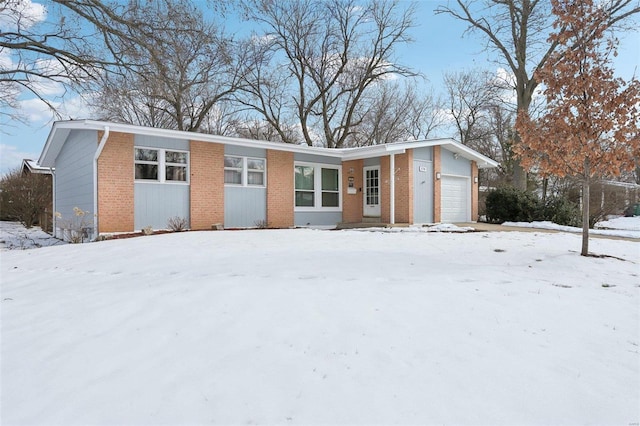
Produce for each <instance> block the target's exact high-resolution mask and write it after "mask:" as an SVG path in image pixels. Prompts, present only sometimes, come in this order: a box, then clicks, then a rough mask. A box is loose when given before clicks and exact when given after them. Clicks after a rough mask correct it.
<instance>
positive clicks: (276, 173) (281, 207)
mask: <svg viewBox="0 0 640 426" xmlns="http://www.w3.org/2000/svg"><path fill="white" fill-rule="evenodd" d="M293 174H294V169H293V152H284V151H274V150H270V149H269V150H267V224H268V226H269V228H289V227H291V226H293V225H294V213H293V204H294V186H293V184H294V182H293V179H294V178H293Z"/></svg>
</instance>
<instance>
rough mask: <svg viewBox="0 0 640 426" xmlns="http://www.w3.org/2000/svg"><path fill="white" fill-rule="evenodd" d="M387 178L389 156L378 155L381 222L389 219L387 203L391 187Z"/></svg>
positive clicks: (389, 212) (389, 209)
mask: <svg viewBox="0 0 640 426" xmlns="http://www.w3.org/2000/svg"><path fill="white" fill-rule="evenodd" d="M389 179H390V166H389V156H388V155H385V156H384V157H380V181H379V185H380V221H381V222H382V223H389V222H390V221H391V204H390V203H389V200H390V197H389V194H390V191H391V188H390V187H389V183H390V182H389ZM363 191H364V189H363Z"/></svg>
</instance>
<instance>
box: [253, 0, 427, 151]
mask: <svg viewBox="0 0 640 426" xmlns="http://www.w3.org/2000/svg"><path fill="white" fill-rule="evenodd" d="M242 4H243V10H244V13H245V15H246V16H247V17H248V19H250V20H251V21H253V22H256V23H258V24H259V25H261V26H262V27H263V28H264V29H265V33H264V34H262V35H259V36H258V35H256V37H254V39H253V41H254V46H255V47H254V49H253V52H254V53H255V54H256V55H255V56H254V57H256V58H258V61H257V62H259V63H261V64H259V65H257V66H256V67H257V68H254V70H253V72H252V73H249V74H248V75H247V76H248V78H247V79H246V81H245V87H244V95H245V96H244V98H243V99H241V101H242V102H243V103H244V104H245V105H248V106H251V107H252V108H254V109H255V110H256V111H257V112H258V113H260V114H262V115H263V116H264V118H265V120H266V121H267V122H268V123H269V124H270V125H271V126H273V127H274V129H276V131H277V133H278V134H279V137H280V138H281V139H282V140H283V141H285V142H296V140H291V139H290V135H288V132H286V131H285V130H284V129H282V128H281V127H282V126H283V125H284V126H285V127H289V126H290V125H291V123H292V122H295V123H296V124H298V125H299V129H300V133H301V136H302V140H303V141H304V142H305V143H307V144H308V145H314V144H318V142H321V143H322V144H324V145H325V146H327V147H330V148H339V147H343V146H347V145H348V144H349V143H350V142H349V141H350V139H352V138H353V133H354V129H355V128H357V126H358V125H359V124H360V123H361V120H362V119H363V116H364V113H363V111H362V110H361V107H362V105H363V102H364V100H365V98H366V96H367V93H368V92H369V91H371V90H372V85H373V83H375V82H378V81H381V80H383V79H385V78H386V77H388V76H391V75H401V76H410V75H414V74H415V73H413V72H412V71H411V70H409V69H408V68H406V67H403V66H402V65H400V64H397V63H396V62H395V60H394V59H395V58H394V57H393V54H394V49H395V48H397V47H398V46H400V45H402V44H405V43H408V42H409V41H410V37H409V30H410V29H411V27H412V26H413V20H412V19H413V18H412V17H413V13H414V5H409V6H408V7H406V8H404V9H402V8H401V6H400V3H399V2H397V1H373V0H370V1H365V2H360V1H356V0H327V1H320V0H300V1H278V2H275V1H271V0H245V1H243V2H242Z"/></svg>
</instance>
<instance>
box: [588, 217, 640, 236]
mask: <svg viewBox="0 0 640 426" xmlns="http://www.w3.org/2000/svg"><path fill="white" fill-rule="evenodd" d="M595 227H596V228H602V229H626V230H629V231H639V232H640V216H634V217H616V218H613V219H609V220H605V221H602V222H598V223H596V226H595Z"/></svg>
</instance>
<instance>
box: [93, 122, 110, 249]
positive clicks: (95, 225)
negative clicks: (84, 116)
mask: <svg viewBox="0 0 640 426" xmlns="http://www.w3.org/2000/svg"><path fill="white" fill-rule="evenodd" d="M107 139H109V126H104V134H103V135H102V138H101V139H100V142H99V143H98V149H97V150H96V153H95V154H94V156H93V239H94V240H96V239H97V238H98V158H100V154H102V150H103V149H104V146H105V145H106V144H107Z"/></svg>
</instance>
